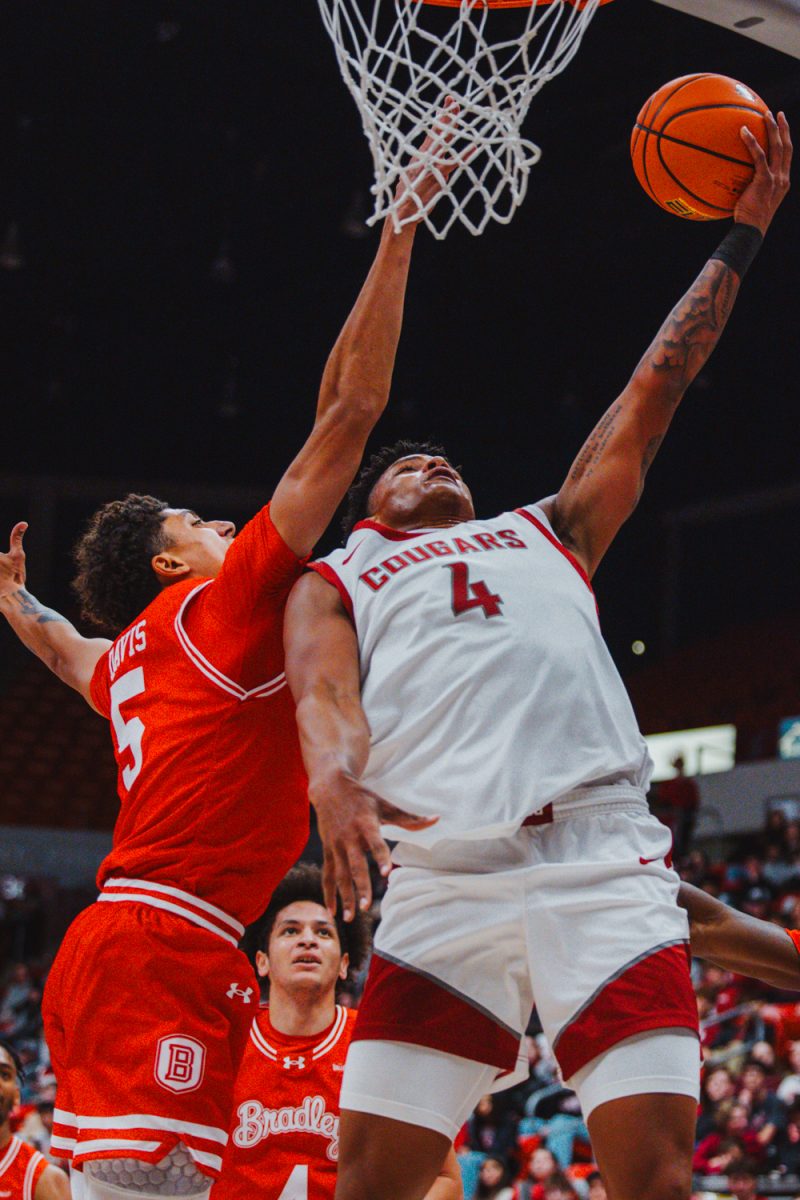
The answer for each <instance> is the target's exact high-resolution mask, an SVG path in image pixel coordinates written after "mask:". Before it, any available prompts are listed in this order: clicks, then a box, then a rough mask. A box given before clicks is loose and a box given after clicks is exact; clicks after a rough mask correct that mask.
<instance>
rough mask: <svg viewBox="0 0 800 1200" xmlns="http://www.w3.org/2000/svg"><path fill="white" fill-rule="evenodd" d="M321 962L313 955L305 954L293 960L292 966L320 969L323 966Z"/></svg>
mask: <svg viewBox="0 0 800 1200" xmlns="http://www.w3.org/2000/svg"><path fill="white" fill-rule="evenodd" d="M321 962H322V960H321V959H319V958H314V957H313V955H311V954H303V955H302V956H301V957H300V958H293V959H292V966H295V967H296V966H297V965H298V964H299V965H301V966H305V967H318V966H320V965H321Z"/></svg>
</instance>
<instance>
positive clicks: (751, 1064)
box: [739, 1059, 787, 1164]
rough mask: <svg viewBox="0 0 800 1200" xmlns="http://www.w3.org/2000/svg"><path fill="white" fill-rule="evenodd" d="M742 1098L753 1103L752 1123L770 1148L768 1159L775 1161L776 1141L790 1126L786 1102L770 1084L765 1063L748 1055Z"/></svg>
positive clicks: (742, 1080)
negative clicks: (782, 1100) (783, 1101)
mask: <svg viewBox="0 0 800 1200" xmlns="http://www.w3.org/2000/svg"><path fill="white" fill-rule="evenodd" d="M740 1084H741V1087H740V1091H739V1100H740V1101H744V1103H746V1104H749V1105H750V1123H751V1125H752V1127H753V1129H755V1130H756V1132H757V1134H758V1140H759V1142H760V1143H761V1146H762V1148H763V1149H764V1150H765V1151H766V1154H767V1161H768V1162H769V1163H770V1164H772V1163H773V1162H774V1161H775V1154H774V1146H773V1142H774V1141H775V1138H776V1136H777V1134H778V1133H780V1132H782V1131H783V1130H784V1129H785V1128H786V1115H787V1114H786V1105H785V1104H782V1103H781V1101H780V1100H779V1099H778V1097H777V1096H776V1095H775V1094H774V1092H770V1091H769V1090H768V1088H767V1072H766V1069H765V1067H764V1064H763V1063H760V1062H758V1061H757V1060H756V1059H748V1060H747V1062H746V1063H745V1066H744V1070H743V1071H742V1074H741V1079H740Z"/></svg>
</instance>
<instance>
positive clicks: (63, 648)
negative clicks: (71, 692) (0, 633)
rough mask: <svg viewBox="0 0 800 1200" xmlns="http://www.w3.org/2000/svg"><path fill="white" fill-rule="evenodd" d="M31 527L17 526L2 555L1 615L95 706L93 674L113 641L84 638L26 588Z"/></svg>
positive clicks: (42, 657) (18, 634) (0, 579)
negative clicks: (26, 538) (25, 546)
mask: <svg viewBox="0 0 800 1200" xmlns="http://www.w3.org/2000/svg"><path fill="white" fill-rule="evenodd" d="M27 528H28V526H27V525H26V524H25V522H24V521H20V522H19V524H17V525H15V526H14V528H13V529H12V530H11V542H10V547H9V551H8V553H7V554H0V612H2V613H3V616H4V617H5V618H6V620H7V621H8V623H9V625H10V626H11V628H12V629H13V630H14V632H15V633H16V635H17V637H18V638H19V640H20V641H21V642H22V643H23V645H25V646H27V647H28V649H29V650H32V651H33V653H34V654H35V655H36V656H37V658H40V659H41V660H42V662H43V663H44V664H45V666H46V667H49V668H50V670H51V671H52V672H53V674H55V675H58V677H59V679H63V681H64V683H68V684H69V686H70V687H72V688H75V691H76V692H80V694H81V695H82V696H83V698H84V699H85V700H86V701H87V702H88V703H89V704H91V703H92V700H91V696H90V694H89V685H90V683H91V681H92V675H93V673H94V669H95V667H96V666H97V661H98V659H99V658H100V657H101V655H103V654H105V652H106V650H108V648H109V646H110V645H111V642H109V641H107V640H106V639H105V638H85V637H83V636H82V635H81V634H80V633H78V631H77V629H76V628H75V626H74V625H72V624H70V622H69V621H68V620H67V618H66V617H62V616H61V614H60V613H57V612H55V610H54V609H52V608H45V606H44V605H43V604H40V603H39V601H38V600H37V599H36V597H35V596H32V595H31V593H30V592H29V591H28V590H27V589H26V587H25V551H24V550H23V548H22V539H23V537H24V535H25V530H26V529H27ZM92 707H94V706H92Z"/></svg>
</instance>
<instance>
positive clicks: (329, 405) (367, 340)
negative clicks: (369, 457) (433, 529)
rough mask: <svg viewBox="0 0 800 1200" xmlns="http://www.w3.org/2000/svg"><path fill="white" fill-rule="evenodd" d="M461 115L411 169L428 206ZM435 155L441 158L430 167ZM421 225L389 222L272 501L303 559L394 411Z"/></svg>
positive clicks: (453, 111) (414, 211)
mask: <svg viewBox="0 0 800 1200" xmlns="http://www.w3.org/2000/svg"><path fill="white" fill-rule="evenodd" d="M457 116H458V106H457V105H455V104H454V102H453V101H451V100H449V99H448V101H447V102H446V103H445V107H444V110H443V112H442V114H441V116H440V118H439V121H438V123H437V125H436V127H435V129H434V131H433V133H432V134H431V135H430V136H429V137H428V138H427V139H426V141H425V143H424V144H423V146H422V147H421V150H420V158H419V160H418V162H417V163H416V164H415V166H413V167H412V169H411V172H410V176H411V178H412V179H413V182H414V191H415V194H416V196H417V197H418V199H419V201H420V203H421V205H423V206H424V205H425V204H427V202H428V201H429V200H430V199H431V197H433V196H435V195H436V194H437V193H438V192H440V191H441V188H442V184H443V181H444V180H446V179H447V177H448V176H449V175H450V173H451V172H452V171H453V169H454V168H455V166H456V160H455V159H452V158H451V157H450V156H449V155H448V153H447V147H448V145H449V143H450V141H451V139H452V137H453V125H454V122H455V121H456V119H457ZM431 151H433V152H434V154H435V155H436V157H435V158H434V160H433V163H426V161H425V157H424V156H427V155H428V154H430V153H431ZM440 151H441V153H440ZM434 164H435V165H434ZM421 211H422V209H421V208H420V207H418V206H417V204H415V202H414V198H413V196H409V198H408V199H407V200H406V202H405V204H404V205H403V207H402V208H401V210H400V211H399V212H398V217H400V218H401V219H402V218H407V217H410V216H412V217H413V216H414V215H416V216H417V223H418V220H419V216H420V213H421ZM417 223H412V224H409V225H406V226H405V227H404V228H403V229H401V231H400V232H399V233H395V232H394V228H393V226H392V223H391V219H387V221H386V223H385V224H384V227H383V232H382V234H381V241H380V245H379V247H378V253H377V255H376V258H375V261H374V263H373V265H372V269H371V270H370V272H369V275H368V276H367V279H366V282H365V284H364V286H363V288H362V289H361V294H360V295H359V297H358V299H357V301H356V303H355V307H354V308H353V311H352V312H351V313H350V316H349V317H348V319H347V322H346V323H345V326H344V328H343V330H342V332H341V334H340V335H339V338H338V340H337V342H336V345H335V346H334V348H333V350H332V352H331V355H330V357H329V359H328V363H327V365H326V367H325V372H324V374H323V376H322V385H321V387H320V393H319V401H318V404H317V415H316V420H315V423H314V428H313V430H312V431H311V435H310V437H309V439H308V441H307V442H306V444H305V446H304V447H303V449H302V450H301V451H300V453H299V454H298V456H297V458H296V459H295V460H294V462H293V463H292V464H291V466H290V467H289V469H288V471H287V472H286V474H285V475H284V476H283V478H282V479H281V481H280V483H279V484H278V486H277V488H276V490H275V494H274V496H273V498H272V504H271V510H270V511H271V514H272V520H273V522H274V524H275V526H276V527H277V529H278V531H279V533H280V534H281V536H282V537H283V539H284V541H285V542H286V543H287V545H288V546H289V547H290V548H291V549H292V550H293V551H294V552H295V554H297V555H298V557H303V556H304V555H306V554H309V553H310V551H311V550H312V548H313V547H314V545H315V544H316V542H317V541H318V539H319V537H320V535H321V534H322V533H323V532H324V530H325V529H326V527H327V526H328V524H329V523H330V521H331V518H332V517H333V514H334V512H335V511H336V508H337V507H338V505H339V503H340V501H341V500H342V498H343V496H344V494H345V491H346V490H347V488H348V487H349V485H350V483H351V482H352V480H353V476H354V475H355V473H356V471H357V470H358V466H359V463H360V462H361V457H362V455H363V453H364V447H365V445H366V441H367V438H368V437H369V435H370V433H371V432H372V429H373V428H374V426H375V424H376V422H377V420H378V418H379V417H380V415H381V413H382V412H383V410H384V408H385V407H386V403H387V401H388V398H389V388H390V385H391V380H392V371H393V370H394V361H395V355H396V352H397V344H398V342H399V339H400V329H401V325H402V319H403V304H404V300H405V292H406V284H407V282H408V272H409V267H410V264H411V249H412V246H413V244H414V236H415V233H416V229H417Z"/></svg>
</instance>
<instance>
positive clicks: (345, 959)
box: [339, 954, 350, 979]
mask: <svg viewBox="0 0 800 1200" xmlns="http://www.w3.org/2000/svg"><path fill="white" fill-rule="evenodd" d="M349 970H350V955H349V954H343V955H342V961H341V962H340V963H339V978H340V979H347V972H348V971H349Z"/></svg>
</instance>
